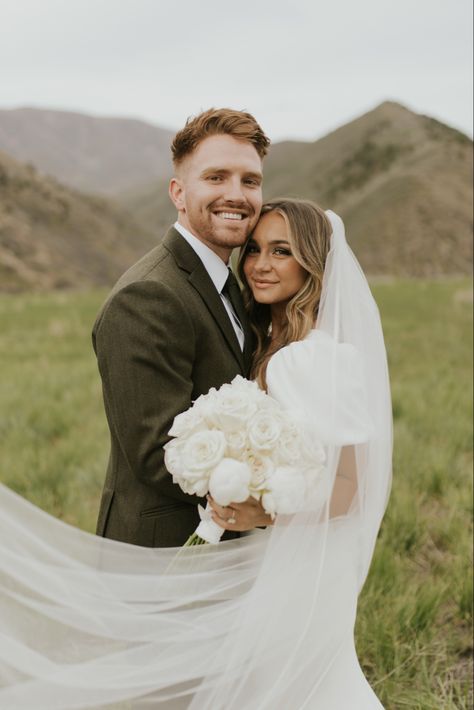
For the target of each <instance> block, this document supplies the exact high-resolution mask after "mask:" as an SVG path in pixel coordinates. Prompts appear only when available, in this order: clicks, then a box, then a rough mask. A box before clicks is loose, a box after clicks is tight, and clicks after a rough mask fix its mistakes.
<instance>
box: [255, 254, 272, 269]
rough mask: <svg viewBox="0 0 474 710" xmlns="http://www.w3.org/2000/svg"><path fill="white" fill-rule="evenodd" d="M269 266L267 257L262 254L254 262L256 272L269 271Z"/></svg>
mask: <svg viewBox="0 0 474 710" xmlns="http://www.w3.org/2000/svg"><path fill="white" fill-rule="evenodd" d="M271 268H272V267H271V264H270V260H269V258H268V256H267V255H266V254H265V253H264V252H260V254H259V255H258V256H257V259H256V261H255V270H256V271H269V270H270V269H271Z"/></svg>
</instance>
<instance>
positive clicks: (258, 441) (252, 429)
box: [248, 409, 284, 451]
mask: <svg viewBox="0 0 474 710" xmlns="http://www.w3.org/2000/svg"><path fill="white" fill-rule="evenodd" d="M283 425H284V419H283V416H282V415H281V413H280V412H279V411H278V410H277V409H275V410H274V409H263V410H262V409H259V410H258V411H257V412H256V413H255V414H254V415H253V416H252V418H251V419H250V421H249V423H248V439H249V443H250V446H251V447H252V449H255V450H256V451H271V450H272V449H274V448H275V446H276V444H277V442H278V439H279V437H280V435H281V432H282V429H283Z"/></svg>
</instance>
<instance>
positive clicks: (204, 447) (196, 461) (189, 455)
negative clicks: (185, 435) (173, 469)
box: [181, 430, 226, 473]
mask: <svg viewBox="0 0 474 710" xmlns="http://www.w3.org/2000/svg"><path fill="white" fill-rule="evenodd" d="M225 446H226V441H225V436H224V434H223V433H222V432H221V431H216V430H210V431H209V430H208V431H198V432H197V433H196V434H192V436H190V437H189V439H187V440H186V441H185V442H184V443H183V448H182V453H181V461H182V466H183V468H184V470H185V471H186V472H190V473H192V472H208V471H210V469H212V468H214V466H216V465H217V464H218V463H219V461H220V460H221V459H222V457H223V456H224V453H225Z"/></svg>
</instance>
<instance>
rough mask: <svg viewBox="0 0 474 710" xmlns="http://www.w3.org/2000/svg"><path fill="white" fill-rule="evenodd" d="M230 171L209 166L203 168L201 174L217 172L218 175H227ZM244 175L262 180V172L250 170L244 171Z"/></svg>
mask: <svg viewBox="0 0 474 710" xmlns="http://www.w3.org/2000/svg"><path fill="white" fill-rule="evenodd" d="M230 172H231V170H228V169H227V168H218V167H215V168H213V167H209V168H205V169H204V170H203V171H202V173H201V175H210V174H211V173H213V174H216V173H219V174H220V175H228V174H229V173H230ZM244 174H245V177H253V178H256V179H257V180H260V181H261V180H263V174H262V173H260V172H255V171H250V172H246V173H244Z"/></svg>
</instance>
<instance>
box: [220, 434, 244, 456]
mask: <svg viewBox="0 0 474 710" xmlns="http://www.w3.org/2000/svg"><path fill="white" fill-rule="evenodd" d="M225 438H226V441H227V450H226V456H228V457H229V458H231V459H237V460H242V458H243V456H244V452H245V450H246V448H247V432H246V430H245V429H243V428H242V429H237V430H236V431H228V432H226V435H225Z"/></svg>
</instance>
